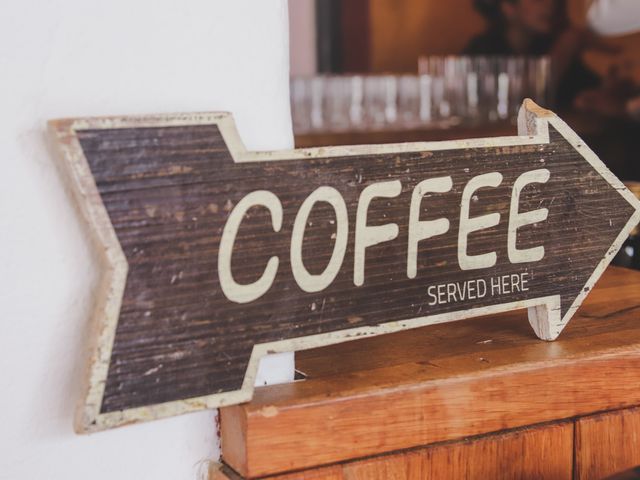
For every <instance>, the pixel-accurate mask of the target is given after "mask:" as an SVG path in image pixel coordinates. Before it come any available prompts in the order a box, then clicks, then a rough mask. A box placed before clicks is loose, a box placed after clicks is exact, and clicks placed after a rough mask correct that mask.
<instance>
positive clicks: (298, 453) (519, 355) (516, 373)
mask: <svg viewBox="0 0 640 480" xmlns="http://www.w3.org/2000/svg"><path fill="white" fill-rule="evenodd" d="M523 315H524V312H513V313H508V314H502V315H496V316H492V317H487V318H482V319H476V320H469V321H463V322H460V323H458V324H444V325H439V326H432V327H425V328H421V329H416V330H412V331H408V332H400V333H396V334H392V335H390V336H387V337H386V338H380V337H377V338H369V339H364V340H360V341H357V342H351V343H348V344H341V345H335V346H331V347H324V348H322V349H317V350H310V351H306V352H300V353H299V354H297V360H296V363H297V365H298V367H299V368H300V369H301V370H302V371H303V372H304V373H305V374H306V375H307V376H308V378H307V380H305V381H303V382H296V383H294V384H290V385H281V386H274V387H264V388H260V389H257V390H256V394H255V397H254V399H253V400H252V402H250V403H248V404H245V405H239V406H233V407H228V408H223V409H221V428H222V434H223V438H227V439H229V438H231V437H230V436H229V432H228V431H229V430H231V431H233V430H235V429H237V428H239V427H240V426H241V427H242V429H243V432H242V438H243V439H244V443H243V444H242V445H237V444H235V443H234V442H232V441H226V442H223V444H222V448H223V457H224V459H225V461H227V462H228V463H229V464H230V465H231V466H232V467H233V468H234V469H236V470H237V471H239V472H241V473H242V474H243V475H248V476H260V475H267V474H273V473H278V472H282V471H287V470H293V469H304V468H308V467H310V466H312V465H318V464H330V463H335V462H339V461H345V460H349V459H355V458H359V457H362V456H366V455H376V454H380V453H384V452H389V451H394V450H399V449H405V448H413V447H417V446H420V445H428V444H431V443H434V442H441V441H447V440H455V439H460V438H463V437H466V436H469V435H480V434H484V433H488V432H495V431H500V430H503V429H509V428H516V427H520V426H526V425H532V424H536V423H540V422H547V421H553V420H557V419H562V418H571V417H575V416H580V415H588V414H591V413H594V412H598V411H603V410H610V409H617V408H624V407H631V406H634V405H639V404H640V390H639V389H638V388H637V386H638V385H639V384H640V328H639V320H640V317H639V315H640V272H634V271H631V270H624V269H618V268H610V269H609V270H608V271H607V272H606V274H605V275H604V276H603V278H602V280H601V282H600V283H599V285H598V286H597V287H596V289H595V290H594V291H593V293H592V295H591V296H590V297H588V299H587V301H586V302H585V304H584V305H583V307H582V309H581V310H580V312H579V313H578V314H577V315H576V318H574V320H573V322H572V323H571V324H570V325H569V327H568V328H567V329H566V331H565V333H564V335H563V336H562V337H561V338H560V339H559V340H558V341H556V342H554V343H541V342H538V341H536V339H535V337H533V336H532V335H531V333H530V331H529V330H528V329H527V328H526V326H525V325H523V323H522V318H523ZM239 418H240V419H242V422H243V423H242V424H239V423H238V419H239ZM238 438H239V437H238ZM294 453H295V454H294Z"/></svg>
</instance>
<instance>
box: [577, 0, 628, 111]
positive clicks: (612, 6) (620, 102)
mask: <svg viewBox="0 0 640 480" xmlns="http://www.w3.org/2000/svg"><path fill="white" fill-rule="evenodd" d="M586 1H588V3H589V5H588V10H587V24H588V26H589V28H590V29H591V30H593V31H594V32H596V33H597V34H599V35H602V36H620V35H627V34H631V33H636V32H639V31H640V0H586ZM576 106H577V107H578V108H579V109H581V110H583V111H590V112H594V113H598V114H600V115H604V116H610V117H626V116H629V117H631V118H634V119H635V120H640V89H638V86H637V85H635V84H634V82H633V80H631V79H630V78H625V77H624V76H622V75H621V74H620V73H619V71H618V69H616V68H613V69H612V71H611V72H610V74H609V78H607V79H605V83H604V85H603V87H602V88H599V89H592V90H588V91H585V92H582V93H581V94H580V95H579V96H578V97H577V99H576Z"/></svg>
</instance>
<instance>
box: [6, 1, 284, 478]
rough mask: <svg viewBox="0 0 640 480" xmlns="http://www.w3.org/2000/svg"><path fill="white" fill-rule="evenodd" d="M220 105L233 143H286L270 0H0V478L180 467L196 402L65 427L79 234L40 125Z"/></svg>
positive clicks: (76, 374)
mask: <svg viewBox="0 0 640 480" xmlns="http://www.w3.org/2000/svg"><path fill="white" fill-rule="evenodd" d="M194 110H200V111H202V110H231V111H232V112H234V113H235V115H236V118H237V121H238V126H239V129H240V133H241V135H242V137H243V139H244V140H245V143H246V144H247V146H248V147H249V148H286V147H289V146H291V144H292V135H291V126H290V116H289V102H288V45H287V6H286V3H285V0H246V1H245V0H233V1H228V0H108V1H104V0H51V1H48V2H46V1H41V0H20V1H16V2H3V4H2V7H0V235H1V236H0V247H1V248H0V274H1V276H0V322H1V323H0V412H2V413H1V414H0V415H1V417H0V478H2V479H11V480H18V479H36V478H42V479H65V480H73V479H92V480H99V479H110V480H112V479H116V478H117V479H136V480H141V479H147V478H148V479H171V480H177V479H191V478H196V469H197V463H198V462H199V461H200V460H202V459H207V458H215V457H216V456H217V444H216V443H217V441H216V435H215V425H214V414H213V413H211V412H201V413H196V414H192V415H186V416H183V417H177V418H173V419H167V420H162V421H157V422H152V423H148V424H141V425H134V426H129V427H123V428H120V429H116V430H112V431H108V432H101V433H97V434H93V435H90V436H78V435H76V434H74V433H73V431H72V418H73V410H74V406H75V403H76V400H77V399H78V397H79V386H80V383H81V382H80V377H81V376H82V375H83V373H84V368H85V365H84V347H85V343H86V338H85V335H86V332H87V331H88V329H87V311H88V308H89V305H88V303H89V302H88V299H89V292H90V290H91V288H92V285H93V282H95V279H96V271H95V269H94V265H93V264H92V261H91V255H90V250H89V245H88V242H87V241H86V238H85V236H84V234H83V233H82V229H81V228H80V224H79V221H78V219H77V217H76V216H75V213H74V210H73V209H72V207H71V204H70V202H69V199H68V197H67V196H66V195H65V192H64V191H63V189H62V186H61V182H60V180H59V178H58V175H57V171H56V170H55V168H54V164H53V160H52V158H51V156H50V154H49V153H48V152H47V150H46V148H45V136H44V129H45V121H46V120H47V119H49V118H55V117H64V116H81V115H105V114H127V113H152V112H172V111H174V112H175V111H194Z"/></svg>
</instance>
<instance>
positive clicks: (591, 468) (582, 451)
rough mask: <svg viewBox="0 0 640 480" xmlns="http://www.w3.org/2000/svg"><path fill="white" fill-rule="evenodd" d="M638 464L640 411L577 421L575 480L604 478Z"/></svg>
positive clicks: (625, 411)
mask: <svg viewBox="0 0 640 480" xmlns="http://www.w3.org/2000/svg"><path fill="white" fill-rule="evenodd" d="M636 388H640V386H639V385H638V384H636ZM639 465H640V409H639V408H635V409H629V410H621V411H617V412H610V413H603V414H601V415H594V416H591V417H587V418H581V419H579V420H578V421H577V422H576V476H575V478H576V480H589V479H592V478H603V477H606V476H609V475H613V474H615V473H618V472H621V471H623V470H627V469H630V468H633V467H636V466H639Z"/></svg>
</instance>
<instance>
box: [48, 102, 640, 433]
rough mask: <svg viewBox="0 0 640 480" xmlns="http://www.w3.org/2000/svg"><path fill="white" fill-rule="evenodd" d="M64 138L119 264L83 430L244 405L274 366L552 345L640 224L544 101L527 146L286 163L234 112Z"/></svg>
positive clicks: (99, 123)
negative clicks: (527, 333) (456, 330)
mask: <svg viewBox="0 0 640 480" xmlns="http://www.w3.org/2000/svg"><path fill="white" fill-rule="evenodd" d="M51 126H52V130H53V132H54V134H55V136H56V138H57V139H58V141H59V144H60V146H61V150H62V153H63V158H64V162H63V163H64V165H65V166H66V167H68V168H67V172H68V178H69V179H70V181H71V185H72V187H73V191H74V192H75V194H76V196H77V198H78V199H79V205H80V207H81V210H82V212H83V214H84V217H85V218H86V220H87V223H88V225H89V226H90V231H91V232H92V234H93V236H94V238H95V240H96V242H97V245H98V247H99V251H100V253H101V258H102V260H103V267H104V275H103V279H102V283H101V288H100V289H99V292H98V294H97V301H96V310H95V315H96V319H95V325H96V329H97V333H96V337H95V338H96V340H95V344H94V345H93V347H92V348H93V350H92V352H93V356H92V359H91V372H90V376H89V385H88V389H87V395H86V398H85V399H84V403H83V407H82V408H81V409H80V415H79V418H78V423H77V425H78V428H79V429H80V430H82V431H87V430H96V429H102V428H108V427H112V426H116V425H120V424H123V423H129V422H133V421H139V420H147V419H152V418H157V417H162V416H167V415H175V414H178V413H182V412H187V411H192V410H196V409H203V408H212V407H218V406H221V405H228V404H233V403H239V402H243V401H247V400H249V399H250V398H251V396H252V392H253V384H254V378H255V373H256V370H257V366H258V361H259V359H260V357H262V356H263V355H265V354H267V353H270V352H281V351H292V350H300V349H305V348H311V347H316V346H319V345H327V344H331V343H337V342H342V341H345V340H349V339H353V338H358V337H361V336H363V335H377V334H381V333H387V332H392V331H396V330H399V329H404V328H413V327H418V326H422V325H429V324H435V323H440V322H450V321H454V320H459V319H463V318H469V317H473V316H477V315H484V314H489V313H496V312H501V311H506V310H513V309H520V308H528V309H529V321H530V322H531V324H532V326H533V328H534V330H535V332H536V334H537V335H538V336H539V337H540V338H543V339H545V340H553V339H555V338H556V337H557V336H558V335H559V334H560V332H561V331H562V329H563V328H564V326H565V325H566V324H567V322H568V321H569V319H570V318H571V316H572V315H573V314H574V312H575V310H576V309H577V308H578V307H579V306H580V304H581V302H582V300H583V299H584V298H585V296H586V295H587V293H588V292H589V290H590V289H591V288H592V287H593V285H594V283H595V282H596V280H597V279H598V278H599V276H600V275H601V273H602V272H603V270H604V269H605V267H606V266H607V265H608V263H609V261H610V260H611V258H612V257H613V256H614V255H615V253H616V252H617V250H618V248H619V247H620V245H621V244H622V242H623V241H624V239H625V238H626V236H627V234H628V232H629V231H630V230H631V228H632V227H633V226H634V225H635V224H637V223H638V220H639V218H640V205H639V203H638V201H637V200H636V199H635V197H634V196H633V195H632V194H631V193H630V192H629V191H628V190H627V189H626V188H625V187H624V186H623V185H622V183H621V182H620V181H619V180H617V179H616V178H615V177H614V176H613V175H612V174H611V172H610V171H609V170H608V169H607V168H606V167H605V166H604V165H603V164H602V162H601V161H600V160H598V158H597V157H596V156H595V154H594V153H593V152H592V151H591V150H590V149H589V148H588V147H587V146H586V145H585V144H584V143H583V142H582V141H581V140H580V138H578V136H577V135H576V134H575V133H574V132H573V131H572V130H571V129H570V128H569V127H568V126H567V125H566V124H565V123H564V122H562V121H561V120H560V119H559V118H557V117H556V116H555V115H553V114H552V113H551V112H548V111H546V110H543V109H541V108H539V107H538V106H536V105H535V104H534V103H533V102H531V101H526V102H525V104H524V105H523V108H522V109H521V112H520V117H519V133H520V135H521V136H518V137H502V138H487V139H478V140H464V141H453V142H436V143H408V144H398V145H366V146H352V147H331V148H314V149H305V150H290V151H274V152H248V151H246V150H245V149H244V147H243V145H242V143H241V141H240V138H239V136H238V134H237V132H236V129H235V126H234V124H233V120H232V118H231V116H230V115H229V114H226V113H218V114H189V115H159V116H149V117H123V118H97V119H96V118H93V119H75V120H60V121H54V122H52V123H51Z"/></svg>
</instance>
